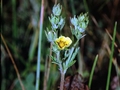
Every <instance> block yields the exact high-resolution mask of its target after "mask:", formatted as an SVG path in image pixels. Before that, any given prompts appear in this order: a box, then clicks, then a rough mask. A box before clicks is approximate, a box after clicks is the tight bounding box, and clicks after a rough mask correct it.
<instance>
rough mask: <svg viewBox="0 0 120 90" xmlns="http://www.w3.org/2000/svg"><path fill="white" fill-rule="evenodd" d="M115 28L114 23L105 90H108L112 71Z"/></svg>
mask: <svg viewBox="0 0 120 90" xmlns="http://www.w3.org/2000/svg"><path fill="white" fill-rule="evenodd" d="M116 27H117V22H115V26H114V32H113V40H112V46H111V54H110V61H109V68H108V76H107V83H106V90H109V84H110V76H111V69H112V59H113V52H114V42H115V35H116Z"/></svg>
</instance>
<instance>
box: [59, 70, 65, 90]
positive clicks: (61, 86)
mask: <svg viewBox="0 0 120 90" xmlns="http://www.w3.org/2000/svg"><path fill="white" fill-rule="evenodd" d="M64 76H65V73H64V72H63V71H62V72H61V81H60V90H63V85H64Z"/></svg>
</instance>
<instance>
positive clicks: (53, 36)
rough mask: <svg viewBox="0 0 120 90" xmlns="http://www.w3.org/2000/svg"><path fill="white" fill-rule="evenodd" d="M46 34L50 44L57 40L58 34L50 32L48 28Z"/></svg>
mask: <svg viewBox="0 0 120 90" xmlns="http://www.w3.org/2000/svg"><path fill="white" fill-rule="evenodd" d="M45 34H46V36H47V39H48V41H49V42H52V43H53V42H54V41H55V39H56V38H57V34H56V33H55V32H54V31H48V28H47V31H45Z"/></svg>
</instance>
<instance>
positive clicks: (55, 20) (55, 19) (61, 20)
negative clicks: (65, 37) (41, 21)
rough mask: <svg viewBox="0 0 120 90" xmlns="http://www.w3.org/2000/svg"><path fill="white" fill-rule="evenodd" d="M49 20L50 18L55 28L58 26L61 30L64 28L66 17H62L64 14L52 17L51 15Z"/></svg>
mask: <svg viewBox="0 0 120 90" xmlns="http://www.w3.org/2000/svg"><path fill="white" fill-rule="evenodd" d="M49 20H50V22H51V24H52V28H53V29H55V30H56V29H58V28H59V29H60V30H62V28H63V26H64V24H65V20H64V18H62V16H61V17H57V16H53V15H51V17H49Z"/></svg>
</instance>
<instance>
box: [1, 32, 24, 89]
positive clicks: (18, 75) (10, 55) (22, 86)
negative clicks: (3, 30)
mask: <svg viewBox="0 0 120 90" xmlns="http://www.w3.org/2000/svg"><path fill="white" fill-rule="evenodd" d="M1 39H2V41H3V43H4V45H5V48H6V50H7V52H8V55H9V57H10V59H11V61H12V63H13V66H14V68H15V71H16V73H17V77H18V80H19V82H20V85H21V88H22V90H25V88H24V85H23V83H22V80H21V77H20V74H19V71H18V69H17V66H16V64H15V62H14V59H13V57H12V54H11V53H10V50H9V48H8V46H7V44H6V42H5V40H4V38H3V36H2V34H1Z"/></svg>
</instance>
